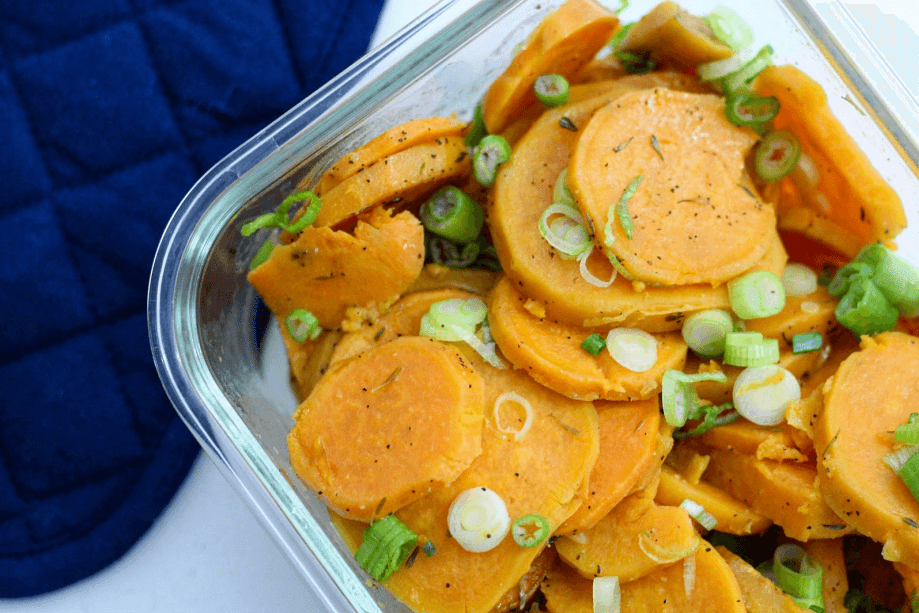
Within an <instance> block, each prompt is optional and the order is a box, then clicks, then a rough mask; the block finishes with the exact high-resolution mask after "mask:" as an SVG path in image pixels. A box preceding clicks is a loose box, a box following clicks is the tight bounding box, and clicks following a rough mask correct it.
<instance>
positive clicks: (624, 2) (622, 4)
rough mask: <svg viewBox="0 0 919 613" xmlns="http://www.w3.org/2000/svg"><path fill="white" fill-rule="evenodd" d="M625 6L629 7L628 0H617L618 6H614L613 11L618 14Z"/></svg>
mask: <svg viewBox="0 0 919 613" xmlns="http://www.w3.org/2000/svg"><path fill="white" fill-rule="evenodd" d="M627 8H629V0H619V6H618V7H617V8H614V9H613V12H614V13H616V14H617V15H618V14H619V13H621V12H622V11H624V10H625V9H627Z"/></svg>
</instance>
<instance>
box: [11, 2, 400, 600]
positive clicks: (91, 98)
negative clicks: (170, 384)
mask: <svg viewBox="0 0 919 613" xmlns="http://www.w3.org/2000/svg"><path fill="white" fill-rule="evenodd" d="M381 5H382V0H79V1H77V2H61V1H60V0H33V1H31V2H0V130H2V132H0V134H2V139H0V189H2V195H0V244H2V245H3V250H4V257H3V260H2V264H0V316H2V323H0V383H2V386H3V387H2V389H3V394H2V397H0V598H4V597H5V598H9V597H19V596H29V595H34V594H39V593H42V592H47V591H49V590H53V589H56V588H59V587H62V586H64V585H67V584H70V583H72V582H74V581H77V580H79V579H81V578H83V577H86V576H88V575H90V574H92V573H94V572H96V571H97V570H99V569H101V568H103V567H105V566H106V565H108V564H109V563H111V562H112V561H114V560H116V559H117V558H118V557H119V556H121V555H122V554H123V553H124V552H125V551H126V550H127V549H128V548H130V547H131V545H133V544H134V542H135V541H136V540H137V539H138V538H139V537H140V536H141V535H143V533H144V532H145V531H146V530H147V529H148V528H149V527H150V525H151V524H152V522H153V521H154V520H155V519H156V517H157V516H158V515H159V513H160V511H161V510H162V509H163V507H164V506H165V505H166V504H167V503H168V502H169V500H170V499H171V497H172V495H173V494H174V493H175V490H176V488H177V487H178V486H179V484H180V483H181V482H182V480H183V478H184V477H185V475H186V473H187V471H188V469H189V467H190V466H191V463H192V461H193V460H194V458H195V456H196V454H197V452H198V449H199V447H198V444H197V443H196V441H195V440H194V439H193V438H192V436H191V435H190V434H189V433H188V431H187V430H186V428H185V426H184V424H183V423H182V422H181V421H180V420H179V418H178V415H177V414H176V412H175V411H174V410H173V408H172V406H171V405H170V404H169V401H168V400H167V398H166V395H165V393H164V392H163V389H162V387H161V385H160V382H159V379H158V378H157V375H156V371H155V369H154V367H153V361H152V358H151V353H150V348H149V344H148V341H147V328H146V316H145V308H146V293H147V280H148V277H149V271H150V265H151V263H152V259H153V254H154V251H155V249H156V245H157V242H158V240H159V237H160V234H161V233H162V231H163V229H164V228H165V226H166V222H167V220H168V219H169V216H170V215H171V213H172V211H173V209H174V208H175V207H176V206H177V205H178V203H179V201H180V200H181V198H182V196H184V194H185V193H186V192H187V191H188V190H189V188H190V187H191V186H192V184H193V182H194V181H195V180H196V179H197V177H199V176H201V175H202V174H203V173H204V172H205V171H206V170H207V169H208V168H209V167H210V166H211V165H213V164H214V163H215V162H217V161H218V160H219V159H220V158H222V157H223V156H224V155H226V154H227V153H229V152H230V151H231V150H232V149H233V148H234V147H236V146H237V145H239V144H240V143H241V142H242V141H244V140H245V139H246V138H248V137H249V136H250V135H252V134H255V133H256V132H257V131H258V130H260V129H261V128H262V127H264V126H265V125H266V124H267V123H269V122H270V121H271V120H272V119H273V118H275V117H277V116H278V115H280V114H281V113H283V112H284V111H285V110H287V109H288V108H290V107H291V106H293V105H294V104H295V103H297V102H298V101H299V100H301V99H302V98H304V97H305V96H306V95H308V94H309V93H310V92H312V91H313V90H315V89H316V88H317V87H319V86H320V85H322V84H323V83H324V82H326V81H327V80H329V79H330V78H331V77H333V76H334V75H335V74H337V73H338V72H339V71H341V70H342V69H344V68H345V67H346V66H347V65H348V64H350V63H351V62H352V61H354V60H355V59H356V58H357V57H358V56H359V55H360V54H361V53H363V52H364V50H365V49H366V46H367V42H368V40H369V38H370V35H371V33H372V31H373V28H374V25H375V24H376V20H377V17H378V15H379V11H380V8H381Z"/></svg>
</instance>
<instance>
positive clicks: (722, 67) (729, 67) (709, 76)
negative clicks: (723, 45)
mask: <svg viewBox="0 0 919 613" xmlns="http://www.w3.org/2000/svg"><path fill="white" fill-rule="evenodd" d="M755 56H756V50H755V49H752V48H750V47H747V48H746V49H743V50H742V51H738V52H737V53H735V54H734V55H732V56H731V57H729V58H727V59H724V60H717V61H715V62H708V63H706V64H699V65H698V66H697V67H696V68H697V69H698V72H699V78H700V79H702V80H703V81H718V80H720V79H723V78H724V77H726V76H728V75H730V74H734V73H735V72H738V71H740V69H741V68H743V67H744V66H746V65H747V64H748V63H749V62H750V61H751V60H752V59H753V58H754V57H755Z"/></svg>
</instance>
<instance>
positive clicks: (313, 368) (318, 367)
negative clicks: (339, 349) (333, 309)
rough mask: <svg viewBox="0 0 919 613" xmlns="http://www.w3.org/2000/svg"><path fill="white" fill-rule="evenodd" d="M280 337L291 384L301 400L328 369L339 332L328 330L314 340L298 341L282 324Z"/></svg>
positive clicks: (339, 335)
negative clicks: (285, 354) (288, 367)
mask: <svg viewBox="0 0 919 613" xmlns="http://www.w3.org/2000/svg"><path fill="white" fill-rule="evenodd" d="M281 338H282V339H283V340H284V348H285V349H286V350H287V362H288V364H289V366H290V382H291V386H292V387H293V390H294V394H295V395H296V396H297V399H298V400H299V401H300V402H303V401H304V400H306V397H307V396H309V394H310V392H311V391H313V387H315V385H316V382H317V381H319V378H320V377H322V375H324V374H325V371H326V370H328V368H329V364H330V359H331V357H332V352H333V351H334V350H335V345H336V343H338V339H340V338H341V332H338V331H337V330H330V331H328V332H325V333H323V334H322V335H321V336H320V337H319V338H317V339H316V340H310V339H306V340H305V341H303V342H302V343H298V342H297V341H295V340H294V339H293V338H291V336H290V334H288V332H287V330H285V329H284V326H283V325H282V326H281Z"/></svg>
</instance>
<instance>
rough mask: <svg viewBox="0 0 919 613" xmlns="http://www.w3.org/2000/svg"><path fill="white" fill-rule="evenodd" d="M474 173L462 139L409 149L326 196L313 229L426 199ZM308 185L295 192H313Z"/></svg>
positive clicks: (447, 137) (348, 180)
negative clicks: (387, 206)
mask: <svg viewBox="0 0 919 613" xmlns="http://www.w3.org/2000/svg"><path fill="white" fill-rule="evenodd" d="M471 172H472V162H471V161H470V159H469V154H468V152H467V151H466V143H465V142H464V141H463V137H462V136H444V137H441V138H437V139H434V140H432V141H430V142H427V143H422V144H418V145H415V146H414V147H409V148H408V149H405V150H403V151H399V152H397V153H394V154H392V155H390V156H388V157H386V158H384V159H383V160H381V161H379V162H377V163H376V164H373V165H372V166H368V167H367V168H365V169H364V171H363V172H361V173H358V174H354V175H352V176H350V177H348V178H347V179H345V180H343V181H342V182H341V183H339V184H338V185H336V186H334V187H332V188H331V189H329V190H328V191H327V192H324V193H323V196H322V208H321V209H320V211H319V216H318V217H317V218H316V221H315V222H313V225H314V226H315V227H317V228H321V227H324V226H336V225H338V224H339V223H341V222H343V221H345V220H347V219H350V218H351V217H354V216H355V215H357V214H359V213H362V212H363V211H366V210H367V209H370V208H373V207H375V206H378V205H381V204H388V203H393V202H399V201H401V200H409V201H410V200H414V199H418V198H423V197H425V196H427V195H428V194H430V193H432V192H434V191H435V190H436V189H437V188H439V187H441V186H443V185H446V184H448V183H452V182H457V181H462V180H463V179H465V178H466V177H467V176H468V175H469V174H470V173H471ZM306 181H307V180H304V183H302V184H300V185H298V186H297V189H296V190H295V191H300V190H304V189H309V188H310V185H309V183H308V182H306Z"/></svg>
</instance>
